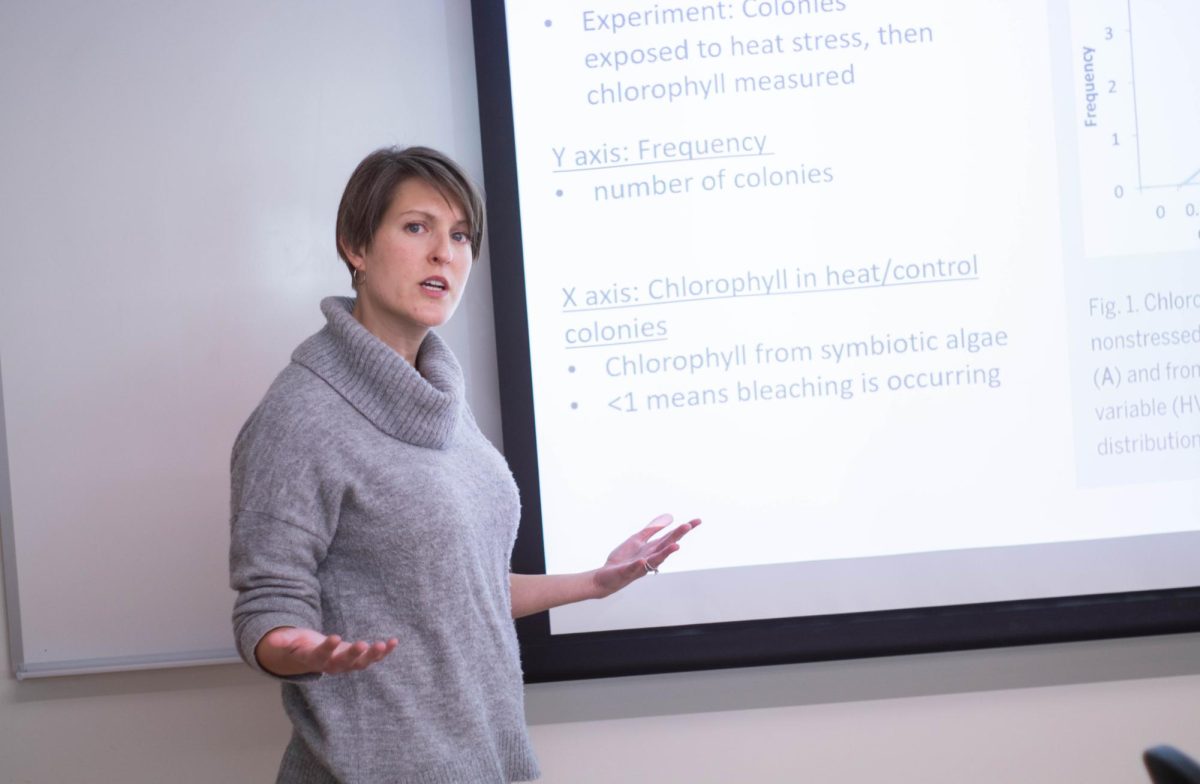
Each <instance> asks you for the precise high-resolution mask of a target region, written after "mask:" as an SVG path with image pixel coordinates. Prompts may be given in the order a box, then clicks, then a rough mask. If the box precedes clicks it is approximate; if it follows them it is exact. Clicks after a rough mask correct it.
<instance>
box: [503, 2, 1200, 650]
mask: <svg viewBox="0 0 1200 784" xmlns="http://www.w3.org/2000/svg"><path fill="white" fill-rule="evenodd" d="M1141 5H1144V6H1145V7H1146V8H1145V9H1144V12H1143V11H1142V10H1139V9H1140V8H1141ZM1130 9H1132V13H1133V17H1132V18H1133V30H1132V34H1131V33H1130V31H1129V27H1130V25H1129V13H1128V12H1129V10H1130ZM1085 10H1086V13H1085ZM507 14H508V36H509V41H508V44H509V57H510V61H511V73H512V94H513V109H514V126H515V132H516V157H517V170H518V179H519V193H520V207H521V213H522V233H523V241H524V254H525V257H524V263H525V275H526V284H527V287H526V296H527V302H526V305H527V310H528V317H529V325H530V334H531V339H530V340H531V345H530V352H531V362H532V372H533V390H534V408H535V418H536V437H537V452H538V469H539V476H540V482H541V496H542V497H541V504H542V513H543V535H544V541H545V550H546V560H547V568H548V569H549V570H550V571H573V570H578V569H585V568H589V567H591V566H593V565H594V562H595V560H596V557H597V553H602V552H604V551H605V548H606V547H608V546H611V543H612V542H613V541H615V540H616V539H617V538H619V536H620V535H621V534H622V532H624V531H626V530H627V529H628V528H629V526H630V524H631V523H634V522H636V521H639V520H641V519H644V518H648V517H649V516H652V515H654V514H656V513H658V512H659V511H663V510H670V511H673V512H675V513H676V514H677V515H678V516H681V517H690V516H701V517H703V518H704V519H705V521H706V527H705V529H704V531H703V535H697V536H696V537H694V539H693V540H691V541H689V543H688V544H689V546H688V548H686V551H685V552H684V553H682V554H681V555H680V557H679V558H678V560H677V561H672V563H671V571H672V572H673V573H674V574H670V575H663V576H662V577H663V578H665V579H666V580H670V579H671V578H674V577H680V578H682V577H685V576H686V574H685V573H687V572H695V571H700V570H704V571H705V572H706V573H709V572H710V573H714V574H715V573H717V572H719V570H728V571H729V573H730V574H735V573H736V574H742V573H744V570H745V569H746V568H747V567H762V566H765V565H775V566H777V567H780V568H782V565H789V564H816V563H821V562H825V563H833V562H837V563H850V562H859V561H861V560H863V559H886V558H896V557H907V556H914V555H916V554H933V553H939V552H968V553H969V552H977V551H984V550H990V549H994V548H1017V549H1020V548H1025V547H1028V546H1031V545H1040V544H1048V543H1069V542H1087V541H1096V540H1104V539H1114V538H1122V537H1141V536H1148V535H1162V534H1168V533H1178V532H1186V531H1191V530H1194V529H1195V527H1196V516H1197V507H1196V493H1197V481H1196V477H1197V476H1198V475H1200V397H1198V396H1197V395H1198V393H1200V274H1198V273H1197V270H1198V269H1200V264H1198V263H1197V254H1198V253H1200V235H1198V232H1200V220H1198V219H1197V218H1196V206H1197V204H1200V199H1197V198H1196V197H1197V196H1198V195H1200V187H1193V186H1196V185H1200V171H1198V170H1200V146H1198V145H1200V141H1198V140H1200V114H1197V112H1200V108H1198V107H1200V104H1198V103H1197V102H1196V101H1195V100H1193V99H1194V97H1195V95H1196V88H1195V79H1196V76H1195V69H1196V67H1197V65H1196V62H1197V57H1198V55H1197V54H1196V48H1195V46H1194V41H1190V40H1184V39H1179V41H1178V44H1179V45H1178V46H1177V47H1175V48H1170V47H1163V46H1158V45H1155V44H1154V43H1143V39H1142V38H1141V36H1143V35H1145V36H1146V37H1147V39H1149V41H1151V42H1152V41H1155V40H1158V39H1160V38H1161V37H1162V36H1166V35H1168V34H1169V33H1170V31H1171V30H1174V29H1179V28H1184V29H1191V30H1196V29H1200V27H1198V26H1197V25H1196V24H1195V21H1196V18H1197V16H1196V15H1197V11H1196V10H1195V7H1194V4H1192V3H1188V2H1185V0H1178V2H1175V3H1170V2H1165V3H1164V2H1159V3H1149V2H1144V3H1139V2H1138V0H1129V2H1126V0H1104V1H1103V2H1100V3H1096V4H1093V3H1091V2H1090V1H1086V2H1085V0H1074V1H1073V2H1070V3H1066V2H1062V3H1050V4H1047V3H1045V2H1011V3H963V2H949V1H934V0H914V1H912V2H904V3H893V2H883V1H882V0H813V1H812V2H801V1H800V0H745V1H742V0H736V1H734V2H715V3H707V4H692V5H687V4H683V5H677V4H671V3H661V2H659V3H637V2H625V3H620V2H597V3H579V2H521V3H510V4H509V5H508V8H507ZM1139 20H1141V21H1139ZM1143 27H1144V28H1145V32H1143V31H1142V29H1143ZM1110 32H1111V35H1110V34H1109V33H1110ZM1143 48H1144V49H1145V52H1143ZM1135 55H1136V60H1137V61H1136V66H1137V70H1136V74H1135V73H1134V70H1133V67H1134V56H1135ZM1187 69H1191V71H1190V75H1186V74H1187V73H1188V71H1187ZM1135 77H1136V97H1135V95H1134V93H1135ZM1180 80H1190V82H1188V83H1189V84H1190V85H1191V89H1190V91H1187V90H1183V89H1181V84H1183V82H1181V81H1180ZM1110 82H1111V83H1112V84H1114V85H1115V87H1114V88H1112V90H1110V88H1109V87H1108V85H1109V84H1110ZM1185 104H1186V105H1185ZM1139 150H1140V152H1139ZM1064 161H1065V163H1064ZM1159 186H1164V187H1159ZM1165 186H1170V187H1165ZM968 571H969V570H968ZM656 579H658V578H656ZM1122 586H1124V584H1122ZM1118 589H1120V590H1127V589H1128V588H1127V587H1120V586H1119V587H1114V588H1113V590H1118ZM648 590H649V589H648ZM655 590H657V589H655ZM883 590H884V592H886V590H887V589H886V588H885V589H883ZM1052 590H1053V589H1052ZM987 596H991V594H988V595H987ZM985 598H986V597H985ZM972 600H981V599H978V598H976V599H972ZM614 606H615V607H617V608H618V609H617V610H613V609H612V608H613V607H614ZM621 606H622V605H620V603H619V602H618V603H615V604H613V605H609V606H607V607H606V608H604V609H603V610H595V612H604V613H613V612H616V613H618V614H619V613H620V612H622V610H621V609H620V607H621ZM883 606H887V605H886V602H881V601H875V600H871V601H868V602H867V603H866V604H864V605H863V606H862V607H861V608H860V609H874V608H876V607H883ZM900 606H903V605H900ZM841 609H846V608H841ZM849 609H854V608H853V607H852V608H849ZM591 612H593V610H592V609H590V608H589V607H584V608H582V609H580V608H571V609H567V610H565V611H556V613H555V614H552V622H553V624H554V625H555V628H556V629H558V630H570V631H580V630H588V629H592V628H601V627H604V628H612V627H616V628H619V627H620V626H621V624H622V623H636V622H637V621H634V620H631V619H630V618H626V619H624V621H622V620H620V619H618V620H612V619H606V620H603V621H599V620H594V619H593V620H589V617H590V616H588V613H591ZM772 612H774V610H772ZM706 619H709V618H707V617H706ZM685 620H686V619H685ZM606 624H607V626H606Z"/></svg>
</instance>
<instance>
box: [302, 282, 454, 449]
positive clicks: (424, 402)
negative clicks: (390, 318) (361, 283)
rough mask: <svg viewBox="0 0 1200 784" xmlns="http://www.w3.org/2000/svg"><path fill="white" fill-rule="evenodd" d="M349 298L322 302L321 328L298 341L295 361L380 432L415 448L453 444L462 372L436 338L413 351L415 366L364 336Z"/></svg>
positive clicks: (425, 341)
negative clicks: (323, 318)
mask: <svg viewBox="0 0 1200 784" xmlns="http://www.w3.org/2000/svg"><path fill="white" fill-rule="evenodd" d="M353 311H354V300H353V299H350V298H348V297H326V298H325V299H323V300H321V312H322V313H324V314H325V322H326V323H325V327H324V328H323V329H322V330H321V331H320V332H318V333H317V334H315V335H313V336H312V337H310V338H309V339H308V340H306V341H304V342H303V343H301V344H300V345H299V346H298V347H297V348H296V350H295V352H293V353H292V361H293V362H296V363H298V364H300V365H303V366H304V367H306V368H308V369H309V370H311V371H312V372H313V373H316V374H317V375H318V376H320V377H321V378H322V379H323V380H324V381H325V382H326V383H327V384H329V386H331V387H333V388H334V390H336V391H337V393H338V394H339V395H341V396H342V397H343V398H345V399H346V402H348V403H349V404H350V405H351V406H353V407H354V408H355V409H356V410H357V411H358V412H359V413H360V414H362V415H363V416H364V417H366V418H367V419H368V420H370V421H371V423H372V424H374V425H375V427H377V428H379V429H380V430H382V431H383V432H385V433H387V434H388V435H390V436H392V437H393V438H398V439H400V440H401V441H406V442H408V443H410V444H413V445H415V446H423V447H429V448H433V449H441V448H443V447H445V446H446V445H447V444H449V443H450V439H451V437H452V436H453V434H454V431H455V429H456V428H457V426H458V419H459V416H461V412H462V406H463V396H464V395H463V375H462V368H460V367H459V365H458V360H456V359H455V358H454V354H453V353H452V352H451V351H450V348H449V347H448V346H447V345H446V344H445V342H443V341H442V339H441V338H439V337H438V336H437V335H435V334H434V333H433V332H430V333H429V334H428V335H426V336H425V340H424V341H423V342H422V343H421V348H420V349H419V350H418V351H417V368H420V372H417V369H416V368H414V367H413V366H412V365H410V364H408V362H407V360H405V359H404V357H402V356H400V355H399V354H397V353H396V351H395V350H393V349H392V348H391V347H390V346H388V345H387V344H386V343H384V342H383V341H382V340H380V339H379V338H377V337H375V336H374V335H373V334H371V333H370V332H368V331H367V329H366V328H365V327H364V326H363V325H362V324H360V323H359V322H358V320H357V319H356V318H354V315H353Z"/></svg>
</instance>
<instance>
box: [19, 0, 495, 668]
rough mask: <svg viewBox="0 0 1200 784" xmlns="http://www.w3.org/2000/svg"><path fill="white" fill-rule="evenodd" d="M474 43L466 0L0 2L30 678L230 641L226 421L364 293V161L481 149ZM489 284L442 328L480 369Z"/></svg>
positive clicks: (23, 604)
mask: <svg viewBox="0 0 1200 784" xmlns="http://www.w3.org/2000/svg"><path fill="white" fill-rule="evenodd" d="M414 31H419V34H418V33H416V32H414ZM473 69H474V66H473V61H472V58H471V20H470V11H469V6H468V4H467V3H466V2H450V3H441V2H434V1H433V0H417V1H415V2H404V3H394V2H382V1H380V0H361V1H359V2H353V3H339V4H337V5H336V6H335V5H332V4H327V3H322V2H304V3H299V2H287V3H274V2H256V3H243V2H233V1H232V0H221V1H218V2H208V3H203V4H144V3H129V2H110V3H103V4H93V3H84V2H74V3H72V2H51V3H37V4H33V3H6V4H3V5H0V105H3V106H4V111H3V113H0V140H2V141H3V144H0V171H3V172H4V176H3V178H0V243H2V244H0V247H2V248H3V261H2V263H0V524H2V525H0V528H2V530H3V551H4V575H5V597H6V604H7V608H8V620H9V629H10V632H9V634H10V647H11V649H12V650H11V654H12V661H13V665H14V668H15V669H16V672H17V675H18V676H19V677H32V676H37V675H50V674H63V673H71V672H86V671H102V670H112V669H128V668H136V667H150V666H171V665H176V664H185V663H204V662H216V661H226V660H233V659H234V658H235V655H234V649H233V639H232V632H231V628H230V622H229V613H230V608H231V604H232V599H233V595H232V592H231V591H230V589H229V588H228V576H227V551H228V541H229V536H228V526H229V523H228V519H229V510H228V505H229V478H228V465H229V450H230V447H231V445H232V443H233V439H234V436H235V435H236V433H237V430H238V428H239V427H240V426H241V423H242V422H243V421H244V420H245V418H246V416H247V415H248V414H249V413H250V411H251V410H252V409H253V407H254V405H255V404H256V403H257V401H258V400H259V398H260V397H261V396H262V394H263V392H265V390H266V388H267V385H268V384H269V383H270V381H271V379H272V378H273V377H274V375H275V374H276V373H278V372H279V370H280V369H282V367H283V366H284V365H285V364H286V362H287V361H288V357H289V355H290V352H291V350H292V348H293V347H294V346H295V345H296V344H297V343H299V342H300V340H302V339H303V338H304V337H306V336H307V335H308V334H310V333H312V332H314V331H315V330H316V329H318V328H319V327H320V325H321V323H322V319H321V315H320V313H319V311H318V308H317V303H318V301H319V300H320V298H321V297H323V296H326V295H328V294H332V293H348V292H349V287H348V277H347V275H346V272H345V269H344V267H343V266H342V264H341V262H340V261H339V260H338V259H337V257H336V255H335V251H334V241H333V223H334V216H335V212H336V209H337V203H338V199H339V198H340V196H341V189H342V186H343V185H344V183H345V180H346V178H347V177H348V176H349V173H350V171H351V170H352V169H353V167H354V166H355V164H356V163H357V162H358V160H359V159H361V158H362V156H363V155H365V154H366V153H367V152H369V151H370V150H372V149H374V148H376V147H379V146H382V145H387V144H410V143H425V144H430V145H433V146H437V147H440V148H442V149H444V150H446V151H447V152H448V153H450V154H451V155H453V156H455V157H458V158H460V159H461V160H463V161H464V163H466V164H467V166H468V168H469V169H470V170H473V171H474V172H475V173H476V174H478V171H479V166H478V160H479V141H478V119H477V109H476V95H475V87H474V70H473ZM487 287H488V278H487V277H486V275H485V276H477V277H476V288H475V289H474V291H473V292H472V294H471V295H470V296H469V297H468V299H467V302H466V303H465V304H464V311H465V312H464V313H461V314H460V316H459V320H458V321H457V322H456V323H455V324H454V325H453V326H454V329H453V330H452V331H450V334H449V335H448V338H449V339H450V342H451V344H452V345H454V346H455V348H456V350H457V351H458V353H459V356H460V359H461V360H462V362H463V364H464V366H465V367H466V371H467V375H468V377H469V378H472V380H473V381H475V380H477V379H478V378H479V375H480V373H481V372H482V373H483V374H484V375H485V376H486V374H487V372H488V365H489V363H490V364H491V366H492V367H491V373H492V375H493V376H494V372H495V371H494V357H493V356H491V355H490V353H489V352H488V351H487V350H484V351H481V352H472V351H471V350H470V346H467V345H464V344H465V343H466V342H467V340H466V335H467V334H468V333H470V334H471V335H472V338H471V341H472V342H473V343H475V345H482V346H486V345H487V343H488V341H489V340H490V337H491V326H490V304H489V301H488V292H487ZM487 380H488V379H487V378H484V379H483V381H484V382H485V383H482V384H479V386H480V387H481V388H482V389H483V390H484V391H486V390H487V389H488V386H487V384H486V381H487ZM493 384H494V382H493ZM492 388H494V387H492ZM475 395H476V396H479V393H478V392H476V393H475ZM491 398H493V399H494V394H492V395H491ZM471 402H472V404H473V405H474V407H475V409H476V412H477V414H478V413H481V412H480V409H481V408H483V409H485V410H484V411H483V412H482V413H483V414H484V416H483V417H481V419H482V421H483V422H484V428H485V432H486V431H488V430H489V429H490V430H492V431H494V430H495V429H496V428H495V427H494V426H489V425H490V423H494V422H495V415H494V414H492V412H491V411H489V410H488V409H489V406H490V407H492V408H494V407H495V405H496V404H495V402H494V400H487V401H477V400H475V399H474V398H473V399H472V401H471ZM5 458H6V460H5Z"/></svg>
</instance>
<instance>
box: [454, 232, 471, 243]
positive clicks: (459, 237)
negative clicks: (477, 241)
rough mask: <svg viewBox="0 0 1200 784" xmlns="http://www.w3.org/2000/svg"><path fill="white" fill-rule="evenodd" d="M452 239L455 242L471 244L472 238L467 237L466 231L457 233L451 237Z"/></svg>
mask: <svg viewBox="0 0 1200 784" xmlns="http://www.w3.org/2000/svg"><path fill="white" fill-rule="evenodd" d="M450 238H451V239H452V240H454V241H455V242H470V241H471V238H470V237H468V236H467V233H466V232H465V231H456V232H454V233H452V234H451V235H450Z"/></svg>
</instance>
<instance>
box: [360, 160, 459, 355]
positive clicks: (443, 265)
mask: <svg viewBox="0 0 1200 784" xmlns="http://www.w3.org/2000/svg"><path fill="white" fill-rule="evenodd" d="M347 255H348V256H349V258H350V263H352V264H353V265H354V267H355V269H357V270H358V271H359V272H360V273H361V275H362V278H363V282H362V283H361V284H360V285H359V287H358V305H357V307H356V309H355V316H357V317H358V319H359V321H361V322H362V324H363V326H365V327H366V328H367V329H368V330H370V331H371V332H372V333H374V334H375V335H376V336H377V337H379V338H380V339H381V340H383V341H384V342H385V343H387V344H388V345H390V346H391V347H392V348H394V349H396V350H397V351H398V352H400V353H401V354H402V355H403V356H405V357H406V358H407V359H408V360H409V362H413V361H414V360H415V359H416V352H417V349H418V348H419V347H420V345H421V341H423V340H424V339H425V335H426V334H428V332H429V330H430V329H431V328H433V327H437V326H441V325H442V324H445V323H446V321H447V320H448V319H449V318H450V316H451V315H453V313H454V309H455V308H456V307H457V306H458V303H459V300H460V298H461V297H462V294H463V290H464V289H465V288H466V285H467V278H468V276H469V275H470V274H471V264H472V258H471V227H470V226H469V225H468V224H467V221H466V218H465V217H464V216H463V211H462V209H461V207H459V206H458V205H457V204H451V203H450V202H448V201H447V199H446V197H445V196H443V195H442V193H441V192H440V191H439V190H438V189H437V188H435V187H433V186H432V185H430V184H429V183H427V182H425V181H424V180H422V179H419V178H410V179H407V180H405V181H404V182H402V183H401V184H400V185H399V186H398V187H397V188H396V192H395V194H394V195H393V197H392V203H391V206H390V207H389V208H388V211H387V214H385V215H384V218H383V222H382V223H381V224H380V225H379V230H378V231H376V232H375V239H374V241H373V242H372V243H371V247H370V248H369V249H367V250H359V251H355V252H350V251H349V250H348V251H347Z"/></svg>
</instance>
